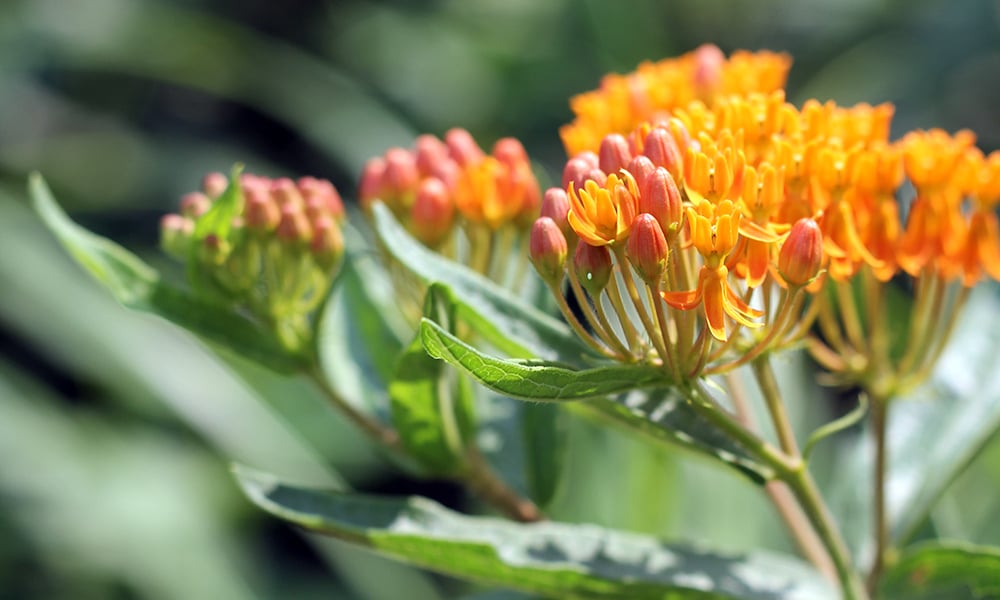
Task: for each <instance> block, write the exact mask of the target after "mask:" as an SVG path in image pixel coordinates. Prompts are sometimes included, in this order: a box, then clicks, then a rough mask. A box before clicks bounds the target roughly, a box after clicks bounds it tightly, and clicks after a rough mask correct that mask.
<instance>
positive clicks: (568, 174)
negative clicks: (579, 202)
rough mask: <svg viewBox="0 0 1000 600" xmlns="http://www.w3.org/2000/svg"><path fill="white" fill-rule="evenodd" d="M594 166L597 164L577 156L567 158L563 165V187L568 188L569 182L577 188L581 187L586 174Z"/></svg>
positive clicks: (594, 167) (585, 179)
mask: <svg viewBox="0 0 1000 600" xmlns="http://www.w3.org/2000/svg"><path fill="white" fill-rule="evenodd" d="M596 168H597V165H592V164H590V161H589V160H585V159H583V158H581V157H579V156H577V157H575V158H571V159H569V160H568V161H566V166H565V167H563V176H562V185H563V189H569V184H570V183H572V184H573V187H575V188H576V189H578V190H581V189H583V184H584V182H586V181H587V174H588V173H590V172H591V171H593V170H594V169H596Z"/></svg>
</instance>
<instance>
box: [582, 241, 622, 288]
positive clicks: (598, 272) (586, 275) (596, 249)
mask: <svg viewBox="0 0 1000 600" xmlns="http://www.w3.org/2000/svg"><path fill="white" fill-rule="evenodd" d="M612 267H613V265H612V264H611V251H610V250H608V248H607V246H591V245H590V244H587V243H579V244H577V245H576V253H575V254H574V255H573V270H574V272H575V273H576V277H577V279H578V280H579V281H580V285H582V286H583V288H584V289H585V290H587V292H589V293H590V295H591V296H593V297H594V298H597V297H598V296H599V295H600V293H601V291H602V290H603V289H604V288H605V286H607V285H608V281H610V280H611V270H612Z"/></svg>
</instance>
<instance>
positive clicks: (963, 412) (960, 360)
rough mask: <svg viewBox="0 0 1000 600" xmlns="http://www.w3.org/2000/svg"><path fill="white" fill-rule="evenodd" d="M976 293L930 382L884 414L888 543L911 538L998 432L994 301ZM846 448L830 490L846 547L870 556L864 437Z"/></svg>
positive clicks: (989, 294)
mask: <svg viewBox="0 0 1000 600" xmlns="http://www.w3.org/2000/svg"><path fill="white" fill-rule="evenodd" d="M994 293H995V292H994V290H985V289H983V290H979V291H977V292H976V293H974V294H973V295H972V297H971V298H970V299H969V302H968V303H967V305H966V307H965V311H966V313H965V315H963V317H962V321H961V323H960V326H959V327H958V328H957V329H956V331H955V335H954V336H953V338H952V340H951V342H950V344H949V346H948V349H947V350H946V351H945V352H944V354H943V355H942V356H941V358H940V360H939V361H938V364H937V366H936V368H935V370H934V373H933V375H932V376H931V379H930V380H929V381H928V382H927V383H925V384H924V385H922V386H921V387H920V388H919V389H918V390H916V391H915V392H914V393H913V394H911V395H909V396H906V397H901V398H897V399H895V400H893V402H892V405H891V406H890V409H889V431H888V453H889V468H888V478H887V485H886V491H887V509H888V516H889V524H890V533H891V536H892V539H893V540H894V541H895V542H896V543H901V542H904V541H905V540H907V539H908V538H909V537H910V536H912V535H913V533H914V531H915V530H916V529H917V528H918V527H919V526H920V524H921V523H922V522H923V521H924V519H926V517H927V514H928V512H929V511H930V509H931V507H932V506H933V505H934V503H935V502H936V501H937V499H938V498H939V497H940V496H941V494H942V493H943V492H944V490H945V489H946V488H947V487H948V485H949V484H950V483H951V482H952V481H953V480H954V479H955V478H956V477H957V476H958V474H959V473H960V472H961V471H962V470H963V469H964V468H965V467H966V466H967V465H968V464H969V463H970V462H971V461H972V459H973V458H975V457H976V456H977V455H978V454H979V452H980V451H981V450H982V449H983V448H984V447H985V446H986V444H987V443H988V442H989V440H990V439H991V438H992V437H993V435H994V434H995V433H996V432H997V431H998V430H1000V401H998V396H1000V359H998V357H997V354H996V348H997V346H998V345H1000V322H997V320H996V319H995V315H996V314H997V313H998V312H1000V301H998V300H997V299H996V297H995V295H994ZM864 433H865V434H866V435H864V437H863V439H862V440H861V441H859V442H858V443H856V444H854V447H853V449H852V451H851V453H850V454H849V455H848V457H847V459H846V460H845V461H844V462H843V463H842V465H841V467H840V469H839V473H838V476H837V477H836V478H834V482H833V486H834V487H833V489H832V490H831V491H830V499H831V508H832V509H833V510H834V511H835V513H836V514H837V516H838V520H839V521H840V522H841V524H842V525H843V526H844V530H845V536H846V537H847V540H848V543H849V544H850V545H852V546H853V547H854V548H855V549H856V550H860V551H861V554H862V555H863V556H867V555H869V554H870V552H871V546H870V540H869V538H870V534H871V525H870V523H871V514H870V513H871V504H870V502H871V470H872V460H873V456H874V448H873V446H872V444H871V439H870V437H871V436H870V432H867V431H866V432H864Z"/></svg>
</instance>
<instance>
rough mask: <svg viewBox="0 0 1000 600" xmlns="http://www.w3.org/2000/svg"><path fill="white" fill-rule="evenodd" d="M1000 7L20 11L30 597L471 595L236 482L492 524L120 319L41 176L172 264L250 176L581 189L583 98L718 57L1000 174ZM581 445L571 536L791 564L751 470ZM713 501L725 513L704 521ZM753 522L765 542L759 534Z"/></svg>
mask: <svg viewBox="0 0 1000 600" xmlns="http://www.w3.org/2000/svg"><path fill="white" fill-rule="evenodd" d="M998 7H1000V4H998V3H996V2H986V1H968V2H962V3H956V2H949V1H947V0H916V1H906V0H897V1H892V2H890V1H886V2H868V1H864V0H846V1H837V2H832V1H831V2H819V1H816V0H786V1H780V2H779V1H761V2H724V1H721V0H709V1H706V0H690V1H685V2H646V1H628V2H596V1H589V2H582V1H580V2H577V1H570V0H561V1H550V2H539V1H537V0H487V1H477V2H472V1H469V0H438V1H433V2H403V1H397V2H392V1H384V2H356V1H346V2H341V1H336V2H335V1H332V0H330V1H326V2H323V1H320V0H289V1H287V2H267V1H263V0H253V1H241V0H175V1H173V2H166V1H141V0H3V1H2V2H0V598H150V599H180V598H227V599H228V598H234V599H241V598H278V597H293V598H320V597H323V598H347V599H383V598H401V597H406V598H416V599H424V598H426V599H429V600H433V599H436V598H450V597H454V596H456V595H460V594H462V593H466V592H467V591H468V590H467V589H466V588H462V587H460V586H458V585H456V584H455V583H454V582H452V581H449V580H445V579H442V578H436V577H429V576H427V575H425V574H421V573H418V572H416V571H413V570H410V569H407V568H404V567H399V566H396V565H393V564H391V563H387V562H385V561H382V560H380V559H377V558H374V557H372V556H369V555H367V554H364V553H361V552H358V551H355V550H351V549H349V548H346V547H344V546H341V545H339V544H337V543H334V542H329V541H322V540H319V539H317V538H315V537H310V536H304V535H302V534H300V533H298V532H295V531H293V530H292V529H291V528H289V527H287V526H285V525H283V524H281V523H278V522H277V521H275V520H272V519H269V518H266V517H264V516H262V515H261V514H258V512H257V511H255V510H254V509H253V508H251V507H250V506H249V505H248V503H247V502H245V501H244V500H243V499H242V497H240V496H239V494H238V492H237V491H236V488H235V486H234V485H233V483H232V480H231V478H230V477H229V475H228V471H227V469H228V464H229V462H230V461H231V460H238V461H241V462H245V463H248V464H251V465H254V466H257V467H260V468H264V469H268V470H271V471H274V472H277V473H280V474H282V475H284V476H286V477H289V478H292V479H296V480H298V481H302V482H309V483H319V484H328V485H336V484H338V483H339V482H343V481H346V482H348V483H349V484H350V485H351V486H354V487H357V488H360V489H364V490H369V491H377V492H388V493H422V494H426V495H430V496H432V497H435V498H437V499H438V500H440V501H442V502H445V503H446V504H449V505H451V506H457V507H459V508H467V509H473V508H474V507H473V506H471V505H470V504H469V500H468V499H467V498H465V497H464V496H463V495H462V494H461V492H460V491H459V490H458V489H457V488H455V487H453V486H451V485H449V484H444V483H439V482H427V481H416V480H414V479H412V478H410V477H406V476H403V475H401V474H400V473H399V471H398V470H397V469H395V468H393V467H392V466H390V465H389V464H388V463H386V462H385V461H384V460H382V459H381V458H379V457H378V456H377V455H376V453H374V452H373V451H372V448H371V447H370V446H369V445H368V444H367V442H366V441H365V440H364V439H363V438H362V437H361V436H359V435H357V434H356V433H354V432H353V431H351V430H350V429H349V428H347V427H346V426H344V425H342V424H341V422H340V421H339V419H338V418H337V417H336V416H335V415H333V414H331V413H330V412H329V411H328V410H327V409H326V407H325V405H324V404H323V403H322V401H321V400H320V399H318V398H317V397H315V396H314V395H313V394H312V392H311V390H310V389H309V388H308V387H307V386H305V385H304V384H302V383H301V382H297V381H294V380H293V381H288V380H282V379H280V378H278V377H277V376H274V375H271V374H269V373H267V372H265V371H263V370H262V369H260V368H258V367H255V366H253V365H250V364H246V363H240V362H238V361H237V359H232V360H233V364H230V365H228V366H227V365H224V364H223V363H222V362H221V361H220V360H219V359H218V358H216V357H214V356H213V355H212V354H210V352H209V351H207V350H206V349H204V348H203V347H202V346H201V345H199V343H198V342H196V341H195V340H194V339H193V338H191V337H190V336H189V335H187V334H185V333H183V332H181V331H179V330H177V329H176V328H174V327H171V326H169V325H168V324H166V323H164V322H161V321H158V320H156V319H153V318H151V317H148V316H141V315H136V314H132V313H128V312H126V311H125V310H124V309H121V308H120V307H118V306H117V305H116V304H115V303H114V302H113V301H112V300H110V299H109V298H108V297H107V296H106V295H105V294H104V293H103V292H101V291H100V290H98V289H97V287H96V286H95V285H94V284H93V283H92V282H90V281H89V280H88V279H87V277H86V276H85V275H83V274H82V272H81V271H80V270H79V269H78V268H76V267H75V266H74V265H73V264H71V262H70V261H69V259H68V258H67V257H66V256H65V255H64V254H63V252H62V251H61V249H60V248H59V247H58V246H57V245H56V243H55V242H54V240H53V239H52V237H51V236H50V235H49V234H48V233H47V232H45V231H44V230H43V229H42V228H41V226H40V225H39V224H38V223H37V221H36V219H35V217H34V216H33V215H32V214H31V213H30V212H29V209H28V208H27V204H26V200H25V193H24V188H25V179H26V176H27V174H28V173H29V172H30V171H33V170H38V171H41V172H42V173H43V174H44V176H45V177H46V178H47V180H48V181H49V183H50V185H51V186H52V188H53V190H54V192H55V194H56V196H57V198H59V199H60V201H61V202H62V203H63V204H64V205H65V206H66V208H67V209H68V210H69V212H70V213H71V214H72V215H73V216H74V218H76V219H78V220H79V221H80V222H82V223H83V224H84V225H86V226H88V227H90V228H91V229H94V230H96V231H98V232H99V233H101V234H103V235H107V236H109V237H112V238H114V239H116V240H118V241H120V242H121V243H123V244H124V245H126V246H127V247H129V248H130V249H132V250H134V251H136V252H139V253H140V254H142V255H143V256H144V257H147V258H148V260H150V261H152V262H154V264H158V265H161V264H165V261H164V259H162V258H159V257H158V254H157V250H156V238H157V226H158V220H159V216H160V215H161V214H162V213H164V212H167V211H170V210H173V208H174V207H175V205H176V202H177V200H178V198H179V197H180V195H181V194H183V193H184V192H187V191H190V190H192V189H195V188H196V187H197V186H198V185H199V182H200V178H201V176H202V175H203V174H204V173H206V172H209V171H213V170H221V171H227V170H228V169H229V167H230V166H231V165H232V164H233V163H234V162H244V163H246V164H247V165H248V170H249V171H251V172H259V173H262V174H266V175H270V176H278V175H291V176H298V175H304V174H313V175H317V176H321V177H327V178H329V179H331V180H332V181H333V182H334V183H335V184H336V185H337V186H338V188H339V189H340V190H341V191H342V193H343V195H344V196H345V198H348V199H349V200H350V199H352V196H353V188H354V184H355V182H356V179H357V177H358V174H359V171H360V167H361V165H362V164H363V162H364V161H365V160H366V159H367V158H368V157H369V156H372V155H374V154H378V153H381V152H383V151H384V150H385V149H386V148H388V147H390V146H392V145H403V146H406V145H409V144H410V142H411V141H412V139H413V138H414V137H415V135H416V134H417V133H419V132H425V131H426V132H431V133H436V134H441V133H443V132H444V131H445V130H446V129H448V128H450V127H453V126H461V127H465V128H467V129H469V130H470V131H471V132H472V133H473V134H474V135H475V136H476V137H477V139H479V140H480V141H481V143H482V144H483V145H484V146H487V145H489V144H491V143H492V141H493V140H495V139H496V138H498V137H501V136H506V135H514V136H517V137H519V138H520V139H521V140H522V141H523V142H524V144H525V146H526V147H527V149H528V151H529V153H530V154H531V155H532V157H533V158H534V159H535V160H536V161H537V162H538V163H539V165H540V167H541V168H542V169H544V170H545V171H546V172H547V173H548V174H549V176H550V177H553V178H554V177H558V174H559V172H560V169H561V161H562V160H563V159H564V156H563V154H562V147H561V143H560V142H559V138H558V134H557V129H558V126H559V125H560V124H562V123H565V122H568V121H569V120H570V119H571V115H570V113H569V109H568V105H567V100H568V98H569V96H570V95H572V94H575V93H578V92H582V91H585V90H588V89H591V88H593V87H595V86H596V85H597V83H598V81H599V78H600V76H601V75H602V74H603V73H606V72H608V71H618V72H625V71H628V70H631V69H633V68H634V67H635V66H636V64H637V63H638V62H639V61H641V60H645V59H659V58H662V57H666V56H671V55H676V54H679V53H682V52H684V51H687V50H690V49H692V48H694V47H696V46H697V45H699V44H701V43H704V42H715V43H717V44H718V45H719V46H721V47H722V48H723V50H725V51H727V52H729V51H732V50H734V49H738V48H748V49H758V48H768V49H773V50H785V51H788V52H790V53H791V54H792V55H793V56H794V58H795V63H794V66H793V68H792V72H791V76H790V81H789V88H788V89H789V97H790V99H792V100H793V101H795V102H797V103H798V102H801V101H802V100H804V99H806V98H809V97H816V98H819V99H821V100H822V99H835V100H837V101H839V102H842V103H853V102H859V101H868V102H871V103H876V102H882V101H890V102H893V103H895V104H896V106H897V116H896V119H895V134H896V135H898V134H899V133H901V132H903V131H905V130H908V129H911V128H917V127H931V126H940V127H944V128H946V129H949V130H955V129H959V128H963V127H969V128H972V129H973V130H975V131H976V132H977V133H978V135H979V139H980V146H981V147H982V148H983V149H984V150H987V151H989V150H992V149H995V148H996V147H997V146H1000V113H998V111H997V106H1000V8H998ZM795 366H796V365H792V367H795ZM789 370H790V371H792V370H798V371H801V369H795V368H792V369H789ZM800 416H801V417H802V418H803V419H807V420H816V419H820V418H823V415H800ZM571 438H572V439H571V442H572V444H573V448H575V449H576V453H575V454H574V460H573V461H572V462H571V464H570V473H571V475H572V477H571V479H570V480H571V481H572V482H573V483H572V484H571V485H570V486H567V487H568V489H564V490H563V494H562V497H561V498H560V499H559V501H557V503H556V505H555V506H554V507H553V513H554V514H555V515H556V516H557V517H559V518H563V519H568V520H582V521H592V522H598V523H603V524H607V525H612V526H616V527H622V528H630V529H639V530H648V531H654V532H657V533H661V534H663V535H668V536H675V537H682V538H687V539H696V540H702V541H706V542H709V543H712V544H713V545H715V546H718V547H723V548H737V549H738V548H744V547H747V546H749V545H752V544H754V543H757V540H761V539H763V540H765V542H764V543H765V544H766V545H769V546H772V547H775V548H779V549H782V548H785V549H787V541H786V540H785V539H784V538H783V536H781V535H780V533H775V532H774V531H773V530H774V529H776V528H777V525H776V522H775V520H774V519H773V518H772V517H768V516H767V515H770V512H769V511H768V509H767V506H766V504H764V502H763V500H762V499H761V495H760V494H758V493H757V492H756V491H755V490H753V489H751V488H750V486H747V485H746V484H744V483H743V482H742V481H737V480H735V478H733V477H732V476H731V475H730V474H729V473H719V472H718V471H717V469H714V468H710V467H708V466H705V465H702V464H700V463H694V464H691V463H690V461H687V460H683V461H677V460H675V457H674V456H672V455H668V454H667V453H664V452H662V451H653V450H651V449H650V448H649V447H648V446H646V445H645V444H643V443H640V442H634V441H627V440H623V439H621V437H620V436H618V435H617V434H616V433H615V432H608V431H604V430H600V429H597V428H593V427H588V426H585V425H580V426H577V427H576V428H575V429H574V430H573V432H572V436H571ZM994 446H996V444H994ZM998 454H1000V452H998V449H997V448H995V447H991V448H990V449H989V451H988V452H987V455H986V457H984V459H982V460H981V461H979V462H977V463H976V464H975V465H973V467H972V469H971V470H970V471H969V472H968V473H966V475H965V476H963V479H962V480H960V482H959V485H960V489H962V488H961V486H964V489H975V488H976V487H977V486H979V485H983V484H985V485H991V486H994V488H993V489H995V488H996V485H997V479H998V478H1000V468H998V467H1000V460H998V458H1000V456H997V455H998ZM827 468H831V469H835V465H833V466H828V467H827ZM651 473H656V474H658V475H663V474H664V473H670V474H672V476H671V477H669V478H665V477H661V476H658V477H651V476H649V475H650V474H651ZM664 481H667V482H670V481H679V482H683V485H681V486H680V487H679V488H677V489H675V488H674V486H673V485H668V484H664V483H663V482H664ZM616 489H627V490H629V491H630V493H632V494H635V495H636V496H638V497H642V498H646V499H648V500H647V502H646V505H647V506H648V507H649V510H645V509H643V508H642V507H625V508H623V507H622V506H620V504H619V503H618V502H617V501H616V496H615V495H614V494H613V493H611V490H616ZM709 489H710V490H712V491H713V494H712V495H713V497H714V498H715V499H714V500H706V499H705V498H704V497H699V496H697V495H694V496H693V495H692V490H694V491H697V490H709ZM720 497H722V498H729V499H730V501H732V500H731V499H732V498H738V499H740V500H739V501H740V502H743V501H744V500H745V502H746V510H747V511H748V512H746V513H743V512H739V511H737V512H735V513H733V512H729V513H727V514H723V515H722V516H720V517H717V518H713V519H706V518H704V515H705V514H706V513H705V511H704V510H694V508H695V507H696V506H698V505H701V504H703V503H705V502H709V503H711V502H713V501H714V502H716V503H718V502H720V501H721V500H720V499H719V498H720ZM962 498H963V495H962V494H958V493H955V494H952V495H951V496H949V499H947V501H946V502H945V503H944V504H943V508H942V509H940V511H944V512H943V513H942V514H941V515H940V517H941V518H940V519H939V520H940V521H941V523H943V524H944V525H943V526H944V527H946V528H951V531H952V532H953V533H954V534H955V535H958V536H962V537H966V538H968V539H976V540H978V541H983V542H992V543H997V542H1000V531H998V530H997V529H998V525H997V524H996V523H995V521H991V520H990V519H989V518H988V517H989V515H990V514H991V513H989V512H985V513H984V512H983V511H980V513H982V514H977V513H975V511H972V510H969V509H968V507H966V506H965V505H963V504H962V502H963V500H962ZM700 508H703V507H700ZM751 511H758V512H759V513H760V514H762V515H765V518H762V519H760V520H759V521H758V520H754V519H747V518H746V514H751ZM940 511H939V512H940ZM991 523H992V527H991V526H990V524H991ZM479 597H480V598H487V597H490V598H500V597H501V596H487V595H485V594H483V595H480V596H479Z"/></svg>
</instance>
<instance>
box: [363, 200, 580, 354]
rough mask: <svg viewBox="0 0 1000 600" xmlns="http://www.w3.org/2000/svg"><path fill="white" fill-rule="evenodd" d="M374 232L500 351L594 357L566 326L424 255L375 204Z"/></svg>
mask: <svg viewBox="0 0 1000 600" xmlns="http://www.w3.org/2000/svg"><path fill="white" fill-rule="evenodd" d="M373 212H374V214H375V229H376V231H377V233H378V235H379V237H380V238H381V240H382V243H383V244H384V246H385V247H386V248H387V249H388V250H389V252H390V253H391V254H392V256H393V257H394V258H395V259H396V260H398V261H399V262H400V263H401V264H402V265H403V266H404V267H406V268H407V269H409V270H410V271H411V272H412V273H413V274H414V275H416V276H417V277H418V278H420V279H421V280H422V281H424V282H426V283H432V282H435V281H438V282H441V283H443V284H445V285H447V286H448V287H450V288H451V290H452V291H453V292H454V294H455V298H456V301H457V303H458V306H457V307H456V308H457V316H458V318H460V319H461V320H462V321H463V322H465V323H468V324H469V326H471V327H473V328H474V329H475V330H476V333H478V334H479V335H480V336H482V337H483V339H485V340H486V341H488V342H489V343H490V344H492V345H493V346H495V347H496V348H497V349H499V350H500V351H502V352H504V353H505V354H508V355H510V356H515V357H518V358H530V357H539V358H543V359H546V360H559V361H562V362H565V363H568V364H572V365H580V364H583V363H584V362H585V361H584V357H587V356H589V357H593V356H595V355H594V354H593V352H592V351H591V350H590V349H589V348H587V346H586V345H584V344H583V342H581V341H580V340H579V339H578V338H577V337H576V335H574V333H573V331H572V330H571V329H570V327H569V326H568V325H566V324H565V323H563V322H562V321H559V320H557V319H554V318H552V317H550V316H549V315H547V314H545V313H543V312H542V311H540V310H538V309H537V308H536V307H534V306H532V305H530V304H527V303H525V302H523V301H521V300H519V299H518V298H517V297H516V296H515V295H514V294H512V293H511V292H510V291H509V290H506V289H504V288H501V287H499V286H497V285H496V284H495V283H493V282H492V281H490V280H489V279H487V278H485V277H483V276H482V275H480V274H478V273H476V272H474V271H472V270H470V269H467V268H465V267H463V266H462V265H460V264H458V263H455V262H453V261H450V260H448V259H446V258H444V257H442V256H441V255H439V254H437V253H435V252H432V251H431V250H428V249H427V248H426V247H425V246H424V245H423V244H421V243H420V242H418V241H416V240H415V239H413V238H412V237H411V236H410V235H409V234H408V233H407V232H406V230H405V229H403V227H402V226H400V224H399V223H398V222H397V221H396V219H395V217H393V215H392V212H391V211H390V210H389V209H388V208H386V207H385V206H383V205H382V204H380V203H376V204H375V205H374V206H373Z"/></svg>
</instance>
